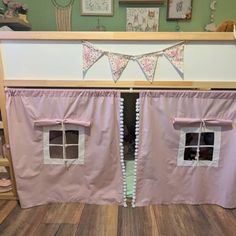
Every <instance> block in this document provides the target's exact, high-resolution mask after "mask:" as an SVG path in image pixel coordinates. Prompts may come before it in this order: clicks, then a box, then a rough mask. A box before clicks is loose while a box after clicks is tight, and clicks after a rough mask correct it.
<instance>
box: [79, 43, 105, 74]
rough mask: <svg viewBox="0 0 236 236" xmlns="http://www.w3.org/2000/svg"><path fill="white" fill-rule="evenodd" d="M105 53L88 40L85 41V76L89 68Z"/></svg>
mask: <svg viewBox="0 0 236 236" xmlns="http://www.w3.org/2000/svg"><path fill="white" fill-rule="evenodd" d="M104 53H105V52H104V51H102V50H98V49H96V48H94V47H93V46H92V45H91V44H89V43H88V42H84V43H83V76H85V75H86V73H87V71H88V69H89V68H90V67H91V66H92V65H93V64H94V63H95V62H96V61H98V60H99V59H100V58H101V57H102V56H103V55H104Z"/></svg>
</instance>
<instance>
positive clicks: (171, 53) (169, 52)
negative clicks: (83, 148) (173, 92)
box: [163, 43, 184, 77]
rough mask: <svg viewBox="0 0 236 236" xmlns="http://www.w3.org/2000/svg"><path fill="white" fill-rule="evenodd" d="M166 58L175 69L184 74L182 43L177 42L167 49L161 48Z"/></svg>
mask: <svg viewBox="0 0 236 236" xmlns="http://www.w3.org/2000/svg"><path fill="white" fill-rule="evenodd" d="M163 52H164V55H165V56H166V58H167V59H168V60H169V61H170V62H171V64H172V65H173V66H174V67H175V69H176V70H177V71H178V72H179V73H180V75H181V77H183V75H184V44H183V43H182V44H178V45H175V46H173V47H170V48H168V49H165V50H163Z"/></svg>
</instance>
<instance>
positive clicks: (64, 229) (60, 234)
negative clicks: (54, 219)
mask: <svg viewBox="0 0 236 236" xmlns="http://www.w3.org/2000/svg"><path fill="white" fill-rule="evenodd" d="M77 229H78V225H77V224H76V225H75V224H73V225H72V224H61V225H60V227H59V229H58V231H57V232H56V234H55V235H56V236H65V235H66V236H74V235H76V231H77Z"/></svg>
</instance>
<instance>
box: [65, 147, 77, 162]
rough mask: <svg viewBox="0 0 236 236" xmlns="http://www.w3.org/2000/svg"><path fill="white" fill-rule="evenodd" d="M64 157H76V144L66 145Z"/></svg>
mask: <svg viewBox="0 0 236 236" xmlns="http://www.w3.org/2000/svg"><path fill="white" fill-rule="evenodd" d="M66 159H78V146H69V147H66Z"/></svg>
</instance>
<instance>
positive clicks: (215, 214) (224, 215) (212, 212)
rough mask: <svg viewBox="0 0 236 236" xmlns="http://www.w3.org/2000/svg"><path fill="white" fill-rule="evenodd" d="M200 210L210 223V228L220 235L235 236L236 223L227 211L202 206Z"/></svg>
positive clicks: (217, 207)
mask: <svg viewBox="0 0 236 236" xmlns="http://www.w3.org/2000/svg"><path fill="white" fill-rule="evenodd" d="M201 208H202V209H203V211H204V214H205V215H206V216H207V217H208V219H209V222H211V224H212V228H214V229H217V230H218V231H219V232H221V234H222V235H228V236H231V235H236V221H235V219H234V218H233V217H232V215H231V214H230V212H229V211H227V210H226V209H223V208H222V207H220V206H214V205H213V206H210V205H203V206H201Z"/></svg>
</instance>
